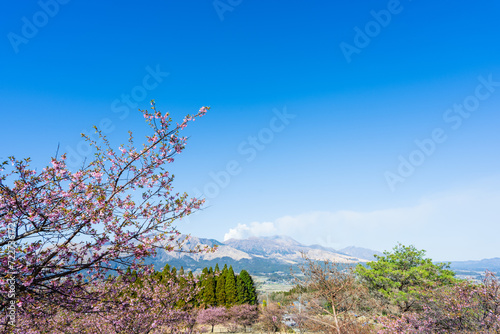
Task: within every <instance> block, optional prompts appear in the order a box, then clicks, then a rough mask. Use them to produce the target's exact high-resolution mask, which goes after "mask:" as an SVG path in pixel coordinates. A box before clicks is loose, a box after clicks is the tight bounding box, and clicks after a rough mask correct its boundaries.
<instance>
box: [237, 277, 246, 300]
mask: <svg viewBox="0 0 500 334" xmlns="http://www.w3.org/2000/svg"><path fill="white" fill-rule="evenodd" d="M236 303H237V304H239V305H242V304H246V285H245V283H244V282H243V280H242V279H241V275H238V276H236Z"/></svg>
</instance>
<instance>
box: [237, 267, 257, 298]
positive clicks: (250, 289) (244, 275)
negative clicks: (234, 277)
mask: <svg viewBox="0 0 500 334" xmlns="http://www.w3.org/2000/svg"><path fill="white" fill-rule="evenodd" d="M239 276H240V279H241V281H242V284H243V285H244V286H245V288H244V290H245V299H244V300H245V301H244V303H245V304H251V305H254V304H255V303H256V302H257V291H256V289H255V285H254V282H253V279H252V276H250V274H249V273H248V271H246V270H242V271H241V272H240V275H239Z"/></svg>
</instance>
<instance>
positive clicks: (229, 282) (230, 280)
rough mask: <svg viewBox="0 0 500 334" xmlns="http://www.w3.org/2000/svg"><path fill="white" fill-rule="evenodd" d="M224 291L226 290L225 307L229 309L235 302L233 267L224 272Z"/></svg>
mask: <svg viewBox="0 0 500 334" xmlns="http://www.w3.org/2000/svg"><path fill="white" fill-rule="evenodd" d="M225 290H226V305H225V306H227V307H231V306H233V305H234V304H236V302H237V298H236V276H235V275H234V270H233V267H232V266H230V267H229V269H228V271H227V272H226V282H225Z"/></svg>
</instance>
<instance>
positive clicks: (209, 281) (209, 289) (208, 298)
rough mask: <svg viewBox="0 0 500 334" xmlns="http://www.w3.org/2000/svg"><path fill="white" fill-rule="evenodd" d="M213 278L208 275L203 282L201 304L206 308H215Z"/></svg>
mask: <svg viewBox="0 0 500 334" xmlns="http://www.w3.org/2000/svg"><path fill="white" fill-rule="evenodd" d="M215 287H216V284H215V278H214V276H213V275H208V276H207V277H206V278H205V280H204V281H203V303H204V304H205V305H206V306H215V305H216V304H217V299H216V298H215Z"/></svg>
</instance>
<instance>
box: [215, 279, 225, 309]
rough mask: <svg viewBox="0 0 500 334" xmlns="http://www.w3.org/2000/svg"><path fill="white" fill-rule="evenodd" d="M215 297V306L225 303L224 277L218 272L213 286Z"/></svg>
mask: <svg viewBox="0 0 500 334" xmlns="http://www.w3.org/2000/svg"><path fill="white" fill-rule="evenodd" d="M215 295H216V296H215V298H216V300H217V306H225V305H226V277H225V275H224V274H220V275H219V277H218V278H217V286H216V288H215Z"/></svg>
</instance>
